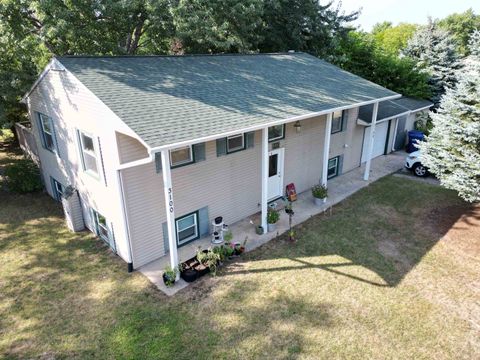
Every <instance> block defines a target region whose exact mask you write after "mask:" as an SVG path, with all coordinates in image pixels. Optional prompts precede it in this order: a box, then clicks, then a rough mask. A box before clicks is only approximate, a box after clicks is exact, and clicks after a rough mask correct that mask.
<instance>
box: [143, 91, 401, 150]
mask: <svg viewBox="0 0 480 360" xmlns="http://www.w3.org/2000/svg"><path fill="white" fill-rule="evenodd" d="M400 97H402V95H401V94H396V95H391V96H387V97H384V98H380V99H374V100H369V101H365V102H361V103H358V104H351V105H345V106H339V107H336V108H331V109H327V110H322V111H318V112H313V113H308V114H304V115H298V116H294V117H291V118H288V119H280V120H274V121H270V122H268V123H266V124H259V125H253V126H249V127H246V128H243V129H237V130H232V131H227V132H224V133H220V134H216V135H209V136H204V137H201V138H197V139H192V140H185V141H180V142H177V143H173V144H168V145H162V146H157V147H154V148H151V149H150V154H152V155H153V154H155V153H157V152H160V151H162V150H170V149H175V148H179V147H182V146H187V145H193V144H196V143H199V142H206V141H212V140H216V139H219V138H224V137H227V136H231V135H236V134H238V133H242V132H249V131H256V130H261V129H263V128H265V127H270V126H275V125H282V124H287V123H291V122H295V121H299V120H305V119H309V118H312V117H316V116H321V115H325V114H328V113H331V112H335V111H341V110H346V109H351V108H355V107H360V106H364V105H369V104H373V103H378V102H381V101H386V100H393V99H398V98H400Z"/></svg>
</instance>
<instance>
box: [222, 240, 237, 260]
mask: <svg viewBox="0 0 480 360" xmlns="http://www.w3.org/2000/svg"><path fill="white" fill-rule="evenodd" d="M224 251H225V257H226V258H227V259H231V258H232V256H233V255H235V249H234V248H233V246H232V244H231V243H225V247H224Z"/></svg>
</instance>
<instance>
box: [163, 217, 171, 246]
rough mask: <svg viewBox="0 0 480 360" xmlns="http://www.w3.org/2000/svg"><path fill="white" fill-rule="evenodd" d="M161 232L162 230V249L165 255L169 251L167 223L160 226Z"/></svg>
mask: <svg viewBox="0 0 480 360" xmlns="http://www.w3.org/2000/svg"><path fill="white" fill-rule="evenodd" d="M162 230H163V249H164V250H165V253H167V252H168V251H169V250H170V244H169V242H168V227H167V222H164V223H163V224H162Z"/></svg>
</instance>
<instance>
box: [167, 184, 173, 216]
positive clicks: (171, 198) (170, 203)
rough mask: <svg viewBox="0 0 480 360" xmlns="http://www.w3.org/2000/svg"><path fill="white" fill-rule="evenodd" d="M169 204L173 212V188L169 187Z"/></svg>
mask: <svg viewBox="0 0 480 360" xmlns="http://www.w3.org/2000/svg"><path fill="white" fill-rule="evenodd" d="M168 206H169V207H170V213H173V196H172V188H171V187H170V188H168Z"/></svg>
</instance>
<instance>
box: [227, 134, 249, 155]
mask: <svg viewBox="0 0 480 360" xmlns="http://www.w3.org/2000/svg"><path fill="white" fill-rule="evenodd" d="M243 149H245V136H244V135H243V134H237V135H232V136H229V137H227V154H228V153H232V152H235V151H239V150H243Z"/></svg>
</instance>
